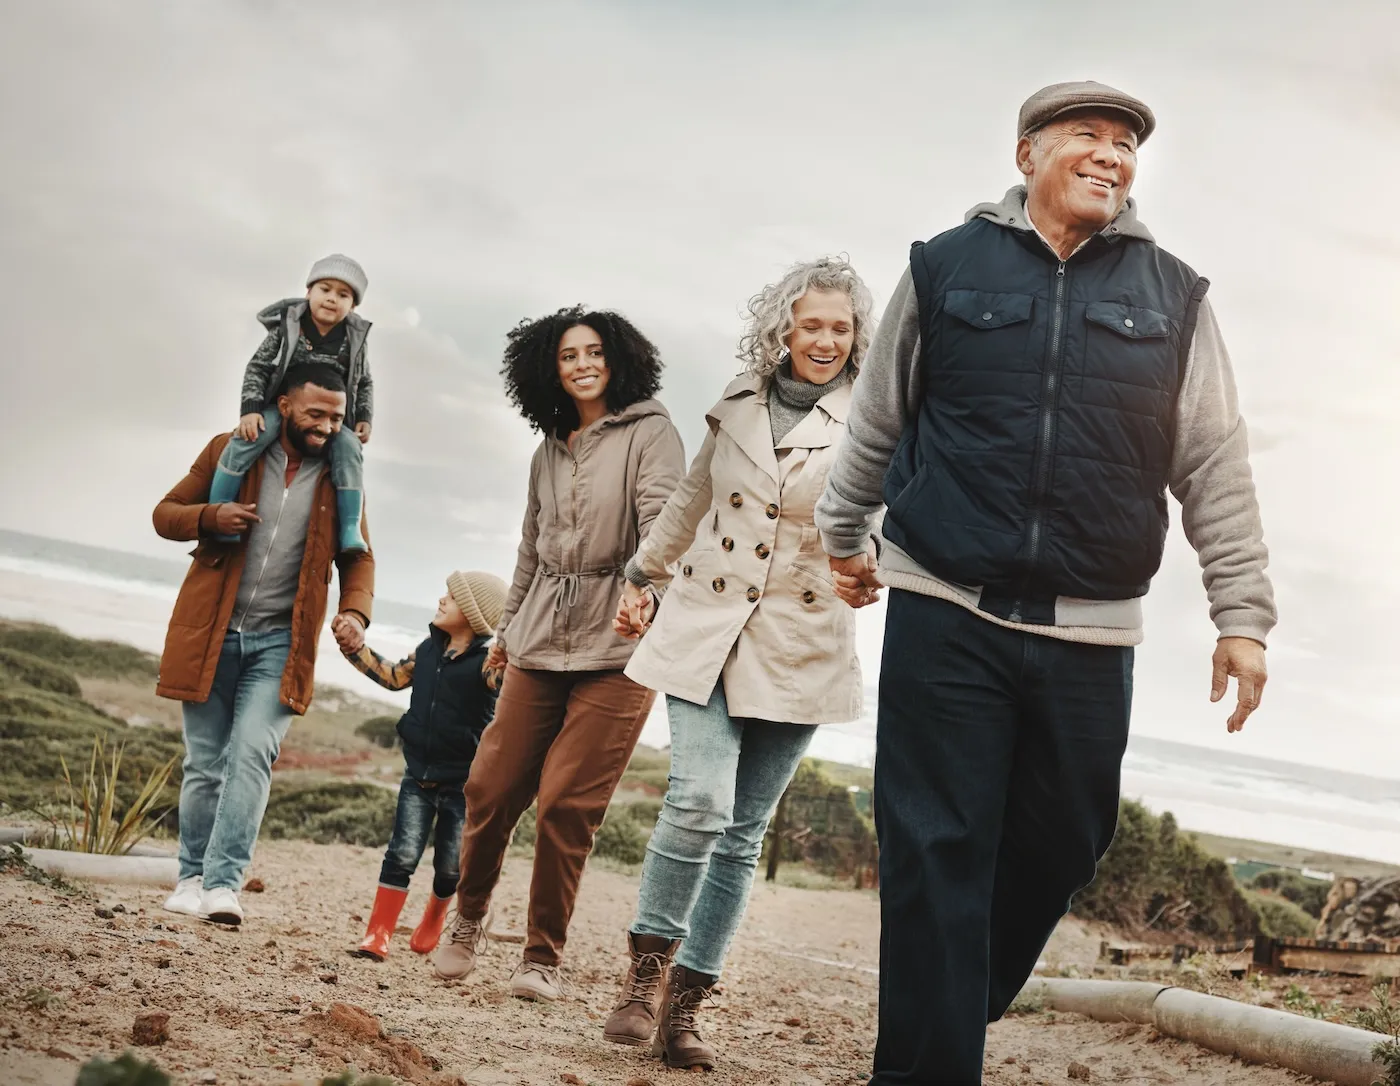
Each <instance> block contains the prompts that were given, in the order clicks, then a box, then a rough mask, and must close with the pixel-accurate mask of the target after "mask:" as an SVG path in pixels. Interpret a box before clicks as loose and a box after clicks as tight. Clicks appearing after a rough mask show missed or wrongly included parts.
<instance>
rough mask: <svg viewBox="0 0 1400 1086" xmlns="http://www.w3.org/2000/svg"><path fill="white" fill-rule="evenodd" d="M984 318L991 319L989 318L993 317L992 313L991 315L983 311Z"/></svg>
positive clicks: (985, 319)
mask: <svg viewBox="0 0 1400 1086" xmlns="http://www.w3.org/2000/svg"><path fill="white" fill-rule="evenodd" d="M982 319H983V320H984V321H989V320H991V319H992V315H991V314H990V313H983V314H982Z"/></svg>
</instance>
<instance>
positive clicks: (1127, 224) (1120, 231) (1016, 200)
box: [963, 185, 1157, 242]
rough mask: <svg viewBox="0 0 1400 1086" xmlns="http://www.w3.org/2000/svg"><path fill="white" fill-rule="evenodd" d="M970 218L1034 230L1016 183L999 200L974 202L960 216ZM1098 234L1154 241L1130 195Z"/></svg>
mask: <svg viewBox="0 0 1400 1086" xmlns="http://www.w3.org/2000/svg"><path fill="white" fill-rule="evenodd" d="M973 219H986V220H987V221H988V222H994V223H996V224H997V225H998V226H1004V227H1006V228H1007V229H1009V230H1020V231H1022V232H1023V233H1027V234H1033V233H1035V227H1033V226H1032V225H1031V221H1030V217H1029V216H1028V215H1027V214H1026V186H1025V185H1016V186H1015V187H1014V188H1011V189H1008V190H1007V193H1006V195H1005V196H1003V197H1002V198H1001V199H1000V200H997V201H994V202H989V203H985V204H978V205H977V206H976V207H974V208H972V209H971V210H970V211H969V212H968V213H967V214H966V215H965V216H964V217H963V222H971V221H972V220H973ZM1099 234H1100V235H1101V236H1102V237H1104V238H1107V239H1109V240H1112V239H1114V238H1137V239H1138V240H1139V241H1151V242H1155V241H1156V240H1157V239H1156V238H1154V237H1153V236H1152V233H1151V231H1149V230H1148V229H1147V227H1146V226H1144V225H1143V224H1142V221H1141V220H1140V219H1139V218H1138V214H1137V201H1136V200H1134V199H1133V198H1132V197H1131V196H1129V197H1128V199H1127V200H1126V201H1124V203H1123V208H1122V210H1121V211H1119V212H1118V215H1117V217H1116V218H1114V220H1113V221H1112V222H1111V223H1109V224H1108V225H1107V226H1105V227H1104V228H1103V229H1102V230H1100V231H1099Z"/></svg>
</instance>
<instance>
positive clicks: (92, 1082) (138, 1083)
mask: <svg viewBox="0 0 1400 1086" xmlns="http://www.w3.org/2000/svg"><path fill="white" fill-rule="evenodd" d="M73 1086H170V1076H169V1075H167V1074H166V1073H165V1072H164V1071H162V1070H161V1069H160V1068H159V1067H157V1066H156V1065H155V1064H153V1063H150V1062H149V1061H147V1060H143V1059H140V1058H139V1057H137V1056H136V1055H135V1054H133V1053H131V1052H124V1053H122V1054H121V1055H120V1056H118V1057H117V1058H116V1059H115V1060H112V1061H108V1060H104V1059H102V1058H101V1057H100V1056H94V1057H93V1058H92V1059H90V1060H88V1061H87V1063H85V1064H83V1066H82V1067H81V1068H79V1069H78V1078H77V1081H76V1082H75V1083H74V1084H73Z"/></svg>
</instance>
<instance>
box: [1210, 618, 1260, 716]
mask: <svg viewBox="0 0 1400 1086" xmlns="http://www.w3.org/2000/svg"><path fill="white" fill-rule="evenodd" d="M1231 677H1233V678H1234V679H1235V681H1236V685H1237V686H1238V689H1239V701H1238V702H1237V704H1236V705H1235V711H1234V712H1233V713H1231V714H1230V719H1229V720H1228V721H1227V722H1226V726H1227V727H1228V728H1229V730H1230V731H1232V732H1237V731H1239V730H1240V729H1241V728H1243V727H1244V722H1245V721H1246V720H1248V719H1249V714H1250V713H1252V712H1254V710H1255V709H1257V708H1259V702H1260V700H1261V699H1262V698H1263V697H1264V684H1265V683H1266V682H1267V681H1268V679H1269V669H1268V666H1267V665H1266V664H1265V663H1264V646H1263V645H1261V644H1259V642H1258V641H1255V640H1254V639H1253V638H1252V637H1222V638H1221V639H1220V640H1219V641H1217V642H1216V643H1215V655H1214V656H1213V657H1212V658H1211V678H1210V700H1211V701H1212V702H1217V701H1219V700H1220V699H1221V698H1223V697H1224V696H1225V692H1226V689H1227V688H1228V686H1229V681H1230V679H1231Z"/></svg>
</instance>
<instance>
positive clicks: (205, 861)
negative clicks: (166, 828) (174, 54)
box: [154, 365, 374, 924]
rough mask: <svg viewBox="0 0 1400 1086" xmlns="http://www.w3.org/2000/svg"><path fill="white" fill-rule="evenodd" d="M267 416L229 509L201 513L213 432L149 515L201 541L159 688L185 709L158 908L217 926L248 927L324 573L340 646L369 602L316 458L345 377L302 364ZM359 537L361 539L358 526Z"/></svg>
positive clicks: (341, 414)
mask: <svg viewBox="0 0 1400 1086" xmlns="http://www.w3.org/2000/svg"><path fill="white" fill-rule="evenodd" d="M277 407H278V410H279V412H280V413H281V415H282V436H281V439H280V440H279V441H277V442H276V443H274V444H273V445H272V446H271V447H270V448H269V449H268V450H267V452H266V453H265V454H264V455H263V457H262V459H261V460H259V461H258V462H257V464H255V465H254V467H253V469H252V470H250V471H249V472H248V474H247V476H246V477H245V478H244V480H243V486H242V490H241V492H240V493H239V496H238V500H237V501H232V502H219V503H216V504H210V502H209V487H210V483H211V482H212V480H213V478H214V472H215V468H216V467H217V465H218V463H219V456H220V454H221V453H222V452H223V451H224V446H226V445H227V444H228V443H229V440H230V438H231V437H232V435H231V434H220V435H219V436H218V437H216V438H214V440H212V441H211V442H209V444H208V445H206V446H205V447H204V451H203V452H202V453H200V454H199V458H198V459H197V460H196V461H195V463H194V466H193V467H192V468H190V472H189V474H188V475H186V476H185V477H184V478H183V479H181V480H180V482H178V483H177V484H176V485H175V488H174V489H173V490H171V491H170V493H169V494H167V495H166V496H165V497H164V498H163V499H162V500H161V502H160V504H159V505H157V506H156V509H155V514H154V520H155V527H156V531H157V532H158V533H159V534H160V535H162V536H164V537H165V538H166V539H179V540H198V545H197V546H196V547H195V549H194V552H193V559H194V560H193V561H192V562H191V563H190V569H189V572H188V573H187V574H186V575H185V581H184V584H183V585H182V586H181V588H180V595H179V598H178V599H176V601H175V609H174V612H173V613H172V614H171V616H170V626H169V629H168V631H167V633H166V638H165V651H164V652H163V653H162V654H161V659H160V675H159V678H158V679H157V686H156V692H157V693H158V694H160V695H161V696H163V697H167V698H174V699H176V700H178V701H181V702H183V703H184V705H183V709H184V739H185V760H184V777H183V779H182V781H181V784H180V873H179V882H178V884H177V885H176V887H175V891H174V893H172V894H171V895H170V897H169V898H167V899H166V902H165V908H166V909H167V910H169V911H170V912H176V913H184V914H186V915H189V916H197V917H199V918H201V919H204V920H212V921H215V922H217V923H225V924H238V923H241V922H242V920H243V908H242V905H241V903H240V901H239V891H240V889H241V888H242V885H243V874H244V872H245V871H246V870H247V867H248V865H249V863H250V862H251V861H252V858H253V845H254V842H255V841H256V840H257V837H258V830H259V828H260V827H261V825H262V818H263V814H264V812H265V811H266V810H267V797H268V791H269V789H270V787H271V783H272V763H273V762H274V761H275V760H276V758H277V752H278V749H279V747H280V745H281V742H282V739H283V737H284V736H285V735H286V734H287V729H288V727H289V726H290V725H291V722H292V717H293V716H299V715H301V714H304V713H305V712H306V709H307V706H308V705H309V704H310V703H311V695H312V682H313V675H314V671H315V666H316V645H317V642H318V640H319V638H320V635H321V627H322V625H323V623H324V622H325V617H326V597H327V594H328V589H329V586H330V580H331V574H330V566H331V562H332V561H334V562H335V564H336V565H337V566H338V567H339V570H340V605H339V607H338V609H337V612H338V613H337V615H336V618H335V620H334V622H333V623H332V627H331V628H332V631H333V632H334V634H335V636H336V639H337V640H338V641H339V642H340V643H341V645H342V647H347V648H354V647H356V645H357V643H358V642H359V641H360V640H362V639H363V636H364V629H365V627H366V626H367V625H368V624H369V617H370V607H371V604H372V602H373V600H374V556H373V554H372V553H371V552H370V551H369V550H365V551H359V552H345V553H341V554H340V555H339V556H337V554H336V552H337V551H338V550H339V548H338V546H337V543H336V540H337V538H338V536H337V525H336V501H335V486H334V484H333V483H332V482H331V477H330V466H329V461H328V459H327V457H326V450H327V447H328V443H329V442H330V439H331V437H332V435H334V434H335V433H337V432H338V431H339V430H340V427H341V425H342V424H343V423H344V421H345V382H344V381H343V380H342V379H341V377H340V374H338V373H336V372H335V370H333V369H331V368H330V367H329V366H321V365H306V366H302V367H300V368H298V369H297V370H296V371H295V375H294V377H293V379H292V380H291V382H290V383H289V384H288V386H287V387H286V389H285V390H284V391H283V394H282V395H281V396H280V397H279V398H278V401H277ZM360 527H361V530H362V531H363V532H364V533H365V538H366V539H368V538H369V536H368V531H369V529H368V525H367V524H366V523H365V521H364V519H363V516H362V518H361V525H360ZM235 536H236V537H240V538H238V539H237V541H235V542H221V541H220V539H221V538H231V537H235Z"/></svg>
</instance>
